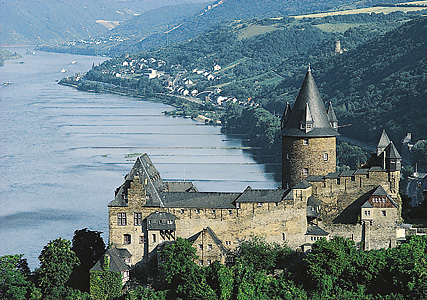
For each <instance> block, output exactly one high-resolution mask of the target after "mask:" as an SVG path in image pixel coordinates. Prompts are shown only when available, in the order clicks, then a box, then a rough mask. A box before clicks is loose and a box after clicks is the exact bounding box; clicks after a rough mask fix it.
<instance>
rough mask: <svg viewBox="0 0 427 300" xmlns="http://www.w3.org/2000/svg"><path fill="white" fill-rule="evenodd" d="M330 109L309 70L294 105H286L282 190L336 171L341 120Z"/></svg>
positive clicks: (282, 132) (283, 129)
mask: <svg viewBox="0 0 427 300" xmlns="http://www.w3.org/2000/svg"><path fill="white" fill-rule="evenodd" d="M329 107H330V108H329V109H328V111H326V107H325V104H324V103H323V100H322V98H321V96H320V92H319V90H318V88H317V86H316V83H315V81H314V78H313V75H312V73H311V69H310V67H309V69H308V71H307V74H306V76H305V79H304V82H303V83H302V86H301V89H300V91H299V94H298V97H297V99H296V100H295V104H294V106H293V107H292V109H291V108H290V106H289V104H287V105H286V108H285V112H284V114H283V117H282V122H281V123H282V130H281V132H280V137H281V138H282V185H283V188H287V187H292V186H294V185H296V184H297V183H298V182H300V181H301V180H302V179H304V178H306V177H307V176H309V175H326V174H328V173H331V172H335V168H336V136H338V135H339V134H338V132H337V128H338V120H337V118H336V116H335V113H334V111H333V109H332V106H331V105H330V106H329ZM334 124H335V125H336V127H333V125H334Z"/></svg>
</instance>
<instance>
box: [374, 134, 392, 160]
mask: <svg viewBox="0 0 427 300" xmlns="http://www.w3.org/2000/svg"><path fill="white" fill-rule="evenodd" d="M388 144H390V138H389V137H388V135H387V132H385V130H383V132H382V133H381V137H380V140H379V142H378V145H377V148H378V149H384V148H385V147H387V146H388ZM381 152H382V151H381ZM377 154H380V153H377Z"/></svg>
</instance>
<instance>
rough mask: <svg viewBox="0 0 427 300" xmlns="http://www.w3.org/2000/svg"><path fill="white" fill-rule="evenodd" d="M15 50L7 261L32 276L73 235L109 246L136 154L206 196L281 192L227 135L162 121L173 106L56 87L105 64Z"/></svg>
mask: <svg viewBox="0 0 427 300" xmlns="http://www.w3.org/2000/svg"><path fill="white" fill-rule="evenodd" d="M8 50H9V51H12V52H14V51H16V52H18V53H19V54H21V55H22V56H23V58H22V59H20V60H13V61H10V60H8V61H5V66H4V67H0V207H1V209H0V255H5V254H18V253H22V254H24V255H25V256H24V257H25V258H27V259H28V261H29V264H30V267H31V269H34V268H35V267H37V266H38V259H37V257H38V255H39V254H40V251H41V250H42V248H43V246H44V245H46V244H47V243H48V242H49V241H50V240H53V239H56V238H58V237H62V238H66V239H72V236H73V233H74V231H75V230H78V229H82V228H89V229H91V230H98V231H102V232H103V237H104V241H105V242H106V243H107V241H108V214H107V204H108V202H110V201H111V200H112V199H113V197H114V190H115V189H116V187H118V186H119V185H120V184H121V183H122V182H123V176H124V175H125V174H126V173H127V172H128V171H129V170H130V168H131V167H132V164H133V161H134V157H130V158H129V157H127V156H128V155H130V154H135V153H145V152H146V153H148V154H149V155H150V157H151V159H152V161H153V162H154V164H155V166H156V168H157V169H158V170H159V171H160V173H161V176H162V177H163V178H164V179H166V180H188V181H193V182H194V183H195V184H196V186H197V187H198V189H199V190H200V191H243V190H244V189H245V188H246V187H247V186H248V185H250V186H251V187H252V188H276V187H277V186H279V183H278V182H276V181H275V179H274V174H272V173H268V172H266V170H265V167H264V166H263V165H259V164H257V163H256V162H255V161H254V159H253V158H252V156H251V155H250V154H249V153H248V152H246V151H244V150H243V149H242V143H241V140H240V139H238V138H233V137H230V136H226V135H224V134H222V133H221V131H220V128H219V127H214V126H205V125H203V124H200V123H198V122H195V121H193V120H190V119H183V118H173V117H167V116H164V115H163V114H162V112H163V111H166V110H172V109H173V108H172V107H170V106H167V105H163V104H158V103H154V102H148V101H141V100H139V99H134V98H130V97H122V96H116V95H109V94H93V93H86V92H80V91H77V90H75V89H72V88H69V87H64V86H61V85H58V84H57V81H58V80H59V79H61V78H62V77H65V76H70V75H71V74H74V73H76V72H80V73H81V72H84V71H87V70H88V69H90V68H91V66H92V64H93V63H95V64H99V63H101V62H102V61H103V60H105V58H102V57H93V56H78V55H69V54H56V53H46V52H37V53H36V55H26V54H25V52H26V49H24V48H12V49H8ZM73 61H77V63H74V64H73V63H72V62H73ZM62 69H67V70H68V72H65V73H62V72H61V70H62ZM63 71H66V70H63ZM6 82H8V83H11V84H8V85H5V84H4V83H6Z"/></svg>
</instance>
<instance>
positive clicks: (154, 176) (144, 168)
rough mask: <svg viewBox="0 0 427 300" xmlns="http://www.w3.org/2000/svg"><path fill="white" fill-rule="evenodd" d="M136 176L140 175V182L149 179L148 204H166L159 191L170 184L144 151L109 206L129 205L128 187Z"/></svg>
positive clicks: (146, 186)
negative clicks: (127, 197)
mask: <svg viewBox="0 0 427 300" xmlns="http://www.w3.org/2000/svg"><path fill="white" fill-rule="evenodd" d="M136 176H138V177H139V181H140V182H145V181H147V184H146V185H145V188H146V192H147V195H148V196H149V199H148V200H147V203H146V206H159V207H163V206H164V205H163V203H162V200H161V198H160V196H159V192H160V191H166V190H167V188H168V185H167V184H166V183H165V182H164V181H163V179H162V178H161V177H160V173H159V171H157V169H156V168H155V167H154V165H153V163H152V161H151V159H150V158H149V157H148V155H147V153H144V154H143V155H141V156H139V157H138V158H137V159H136V161H135V164H134V165H133V167H132V169H131V170H130V172H129V173H128V174H127V175H126V176H125V183H124V184H123V185H122V186H121V187H120V188H119V190H118V192H117V193H116V197H115V199H114V200H113V201H111V202H110V203H109V204H108V206H109V207H114V206H127V201H126V199H125V197H126V195H127V189H128V188H129V186H130V182H132V181H133V180H134V179H135V177H136Z"/></svg>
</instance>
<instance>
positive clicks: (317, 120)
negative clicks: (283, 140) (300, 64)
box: [280, 68, 339, 137]
mask: <svg viewBox="0 0 427 300" xmlns="http://www.w3.org/2000/svg"><path fill="white" fill-rule="evenodd" d="M307 105H308V107H309V110H310V114H311V117H312V119H313V129H312V130H310V131H308V132H306V130H301V129H300V128H301V127H300V122H301V120H302V119H303V118H304V114H305V112H306V106H307ZM337 135H339V133H338V132H337V131H335V130H334V129H333V128H332V127H331V125H330V123H329V120H328V115H327V113H326V108H325V104H324V103H323V100H322V98H321V97H320V93H319V89H318V88H317V85H316V82H315V81H314V78H313V75H312V74H311V69H310V68H309V69H308V71H307V75H306V76H305V79H304V82H303V84H302V86H301V89H300V91H299V94H298V97H297V99H296V100H295V104H294V107H293V108H292V111H291V113H290V115H289V119H288V122H287V124H286V126H285V128H283V130H282V131H281V132H280V136H291V137H330V136H337Z"/></svg>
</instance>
